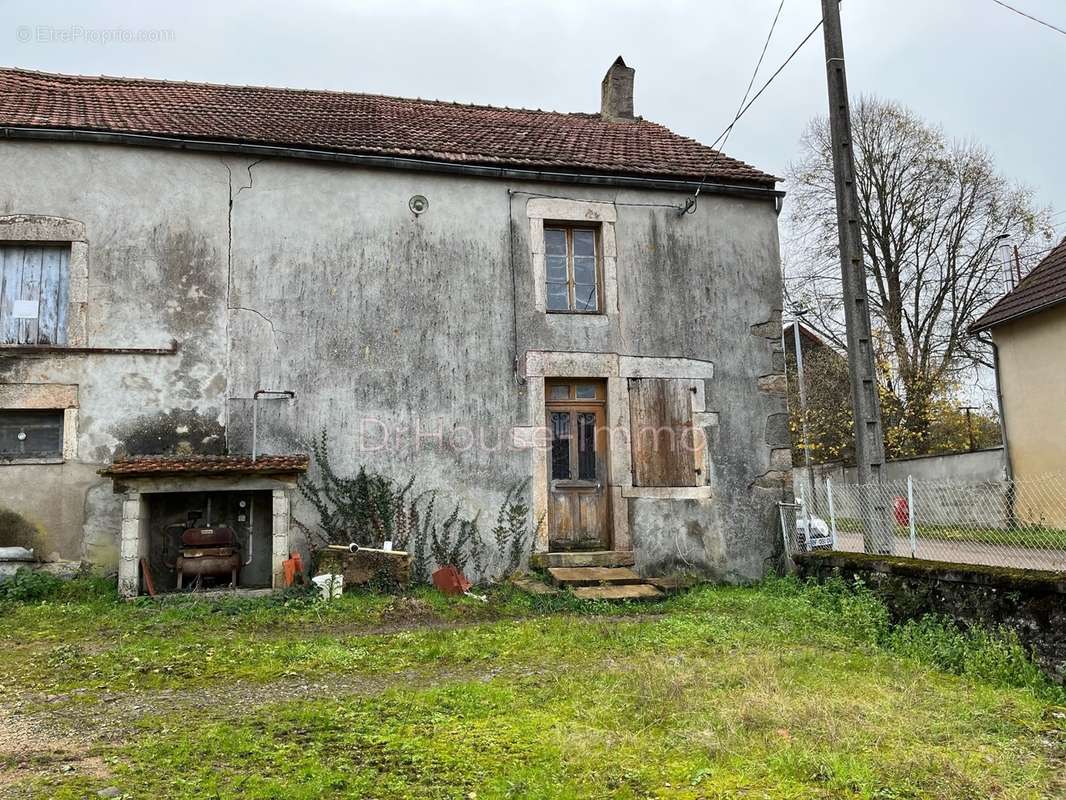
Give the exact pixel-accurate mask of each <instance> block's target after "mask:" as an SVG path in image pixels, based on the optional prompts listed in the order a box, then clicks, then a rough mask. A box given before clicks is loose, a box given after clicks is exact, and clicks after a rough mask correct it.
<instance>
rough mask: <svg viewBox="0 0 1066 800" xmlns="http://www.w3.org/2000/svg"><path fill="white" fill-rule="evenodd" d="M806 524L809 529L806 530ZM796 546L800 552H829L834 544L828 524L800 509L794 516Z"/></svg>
mask: <svg viewBox="0 0 1066 800" xmlns="http://www.w3.org/2000/svg"><path fill="white" fill-rule="evenodd" d="M808 524H809V525H810V529H809V530H808ZM796 544H797V545H798V546H799V549H800V550H801V551H804V552H805V551H807V550H818V549H827V550H831V549H832V548H833V545H834V544H835V542H834V541H833V533H832V531H830V530H829V524H828V523H827V522H826V521H825V520H824V519H821V518H820V517H816V516H814V515H813V514H812V515H810V516H808V515H807V512H806V511H804V510H803V509H800V510H799V511H798V512H797V514H796Z"/></svg>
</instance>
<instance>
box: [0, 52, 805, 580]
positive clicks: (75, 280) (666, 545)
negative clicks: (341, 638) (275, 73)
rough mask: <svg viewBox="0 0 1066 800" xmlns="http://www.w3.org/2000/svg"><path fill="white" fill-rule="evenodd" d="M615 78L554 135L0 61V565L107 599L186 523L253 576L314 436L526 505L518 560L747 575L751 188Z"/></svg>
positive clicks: (555, 124)
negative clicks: (203, 527)
mask: <svg viewBox="0 0 1066 800" xmlns="http://www.w3.org/2000/svg"><path fill="white" fill-rule="evenodd" d="M633 79H634V72H633V70H632V69H630V68H629V67H627V66H626V65H625V63H624V62H623V61H622V59H620V58H619V59H618V60H617V61H616V62H615V63H614V64H613V65H612V66H611V67H610V70H609V72H608V73H607V75H606V77H605V78H604V79H603V83H602V87H601V89H602V92H601V94H602V107H601V109H600V110H599V112H598V113H557V112H548V111H530V110H522V109H511V108H495V107H485V106H472V105H461V104H455V103H446V102H431V101H423V100H404V99H399V98H393V97H381V96H374V95H363V94H351V93H340V92H328V91H302V90H291V89H274V88H257V87H241V86H222V85H207V84H195V83H181V82H168V81H160V80H147V79H125V78H105V77H80V76H66V75H53V74H43V73H38V72H28V71H22V70H16V69H4V70H0V131H2V134H3V138H2V140H0V176H2V179H0V266H2V275H3V277H2V280H3V283H2V292H0V347H2V349H0V507H2V509H3V512H2V513H3V516H2V518H0V519H2V520H3V522H2V523H0V524H2V525H3V527H4V529H3V530H2V531H0V544H4V543H5V542H4V541H2V539H3V538H4V537H5V536H6V537H7V538H8V539H9V540H10V539H11V538H12V537H13V536H14V535H15V532H16V531H21V533H20V534H19V535H22V536H24V537H25V536H29V537H30V539H32V541H31V542H30V544H31V546H33V547H34V548H35V549H36V551H37V552H38V553H39V554H41V555H45V556H48V555H52V556H54V557H59V558H66V559H85V560H88V561H92V562H95V563H98V564H101V565H104V566H110V567H112V568H114V566H115V565H118V567H119V570H120V574H121V575H122V576H124V577H125V578H126V579H128V580H127V584H126V585H127V588H129V587H130V586H132V587H134V588H132V589H130V590H131V591H136V585H137V575H138V564H139V560H140V559H141V558H148V559H150V560H151V562H152V563H153V564H158V563H159V562H160V559H163V560H165V558H166V553H165V552H164V551H165V549H166V542H165V540H166V530H167V528H168V526H172V525H173V524H174V522H175V520H177V522H178V523H181V522H184V521H186V520H191V519H192V517H191V516H190V514H192V513H194V512H191V511H190V510H189V509H190V508H191V509H194V510H195V513H196V514H199V515H200V519H201V521H202V520H207V522H211V521H214V520H225V521H226V522H227V524H230V525H232V526H234V527H236V528H240V529H241V531H243V532H242V533H241V536H242V542H243V543H244V544H243V547H244V548H245V549H244V550H243V551H242V556H241V557H242V559H243V558H244V554H247V560H246V561H244V564H243V568H242V570H241V573H240V581H239V582H240V583H241V585H246V586H270V585H271V584H275V585H276V584H277V582H278V580H279V575H280V570H281V560H282V559H284V558H285V557H286V555H287V554H288V553H289V552H290V551H291V550H294V549H297V550H298V549H301V548H304V547H306V543H305V530H308V529H313V528H314V526H315V523H316V518H315V513H314V510H313V509H312V508H311V507H309V506H308V505H307V504H306V502H305V501H304V499H303V498H302V497H301V496H300V494H299V492H297V491H296V489H295V487H296V481H297V480H298V479H299V476H300V475H301V473H303V471H304V470H305V469H307V461H308V460H307V457H306V454H307V453H308V442H309V441H310V440H312V439H314V438H315V437H318V436H320V435H321V434H322V433H323V431H324V432H325V433H326V435H327V438H328V442H329V447H330V450H331V452H332V454H333V458H334V461H335V466H336V467H337V469H338V470H343V471H348V472H354V471H355V470H357V469H358V467H359V465H361V464H365V465H367V466H368V467H369V468H373V469H375V470H378V471H381V472H383V473H386V474H390V475H394V476H396V477H397V478H398V479H403V478H404V477H406V476H408V475H411V474H413V475H415V476H416V477H417V479H418V482H419V485H420V486H424V487H432V488H436V489H439V490H441V493H442V495H443V496H446V497H448V498H449V499H450V500H452V501H456V502H461V503H462V504H463V506H464V508H466V509H468V510H470V511H480V512H481V513H482V514H483V515H484V517H485V518H491V517H492V516H494V515H495V513H496V510H497V508H498V506H499V504H500V502H501V500H502V498H503V497H504V495H505V493H506V492H507V491H508V489H509V488H510V487H512V486H513V485H515V484H516V483H520V482H522V481H529V484H528V492H529V498H530V505H531V507H532V511H533V515H534V516H536V517H537V518H538V519H539V518H543V520H544V524H543V526H542V527H541V529H540V531H539V533H538V536H537V540H536V543H535V548H536V550H538V551H540V552H555V551H559V550H561V551H571V550H591V551H596V552H599V553H608V554H614V555H615V556H616V557H617V558H618V559H619V560H620V561H622V563H625V562H626V561H627V560H631V561H635V564H636V568H637V570H638V571H641V572H642V573H644V574H649V573H656V574H662V573H668V572H673V571H678V570H690V571H697V572H701V573H704V574H709V575H711V576H714V577H717V578H720V579H726V580H741V579H748V578H756V577H758V576H761V575H763V574H764V573H765V572H766V571H767V569H768V568H770V566H772V564H773V563H774V561H773V560H774V558H775V555H776V553H777V552H778V551H779V549H780V548H779V544H778V543H779V540H780V533H779V529H778V527H777V523H776V516H775V514H776V507H775V504H776V503H777V502H778V501H779V500H781V499H782V497H783V495H784V493H785V492H786V491H788V489H787V487H788V486H789V479H788V470H789V468H790V457H789V451H788V449H787V448H788V442H789V436H788V429H787V416H786V413H785V399H784V386H783V376H782V375H781V373H782V371H783V364H782V354H781V325H780V308H781V285H780V278H779V252H778V230H777V218H778V212H779V210H780V205H781V202H782V193H781V192H780V191H778V190H777V189H776V188H775V178H773V177H772V176H771V175H768V174H766V173H764V172H761V171H759V170H758V169H755V168H753V167H751V166H748V165H747V164H744V163H741V162H739V161H737V160H734V159H732V158H729V157H727V156H725V155H723V154H721V153H719V152H716V151H715V150H712V149H710V148H708V147H705V146H703V145H701V144H699V143H697V142H695V141H693V140H691V139H688V138H685V137H683V136H680V135H677V134H675V133H673V132H671V131H669V130H667V129H666V128H664V127H662V126H660V125H657V124H655V123H653V122H650V121H647V120H644V119H642V118H641V117H639V116H636V115H635V114H634V107H633V96H634V94H633ZM697 194H698V196H696V195H697ZM253 429H254V433H253ZM645 431H651V434H650V435H645ZM253 439H254V442H253ZM253 448H254V450H255V456H256V457H255V459H254V460H253V458H252V452H253ZM190 524H191V523H190ZM27 531H28V533H27ZM604 558H608V557H607V556H604ZM156 578H157V583H161V584H166V585H164V586H163V587H162V588H164V589H166V588H171V587H173V585H174V584H173V582H174V575H173V573H172V572H171V573H169V575H168V574H159V575H157V576H156ZM130 580H132V583H130V582H129V581H130ZM168 581H169V583H168Z"/></svg>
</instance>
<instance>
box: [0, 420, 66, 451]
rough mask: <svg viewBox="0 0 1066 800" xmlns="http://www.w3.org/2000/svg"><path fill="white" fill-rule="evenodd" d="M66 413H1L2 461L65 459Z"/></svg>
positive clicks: (0, 446) (0, 447)
mask: <svg viewBox="0 0 1066 800" xmlns="http://www.w3.org/2000/svg"><path fill="white" fill-rule="evenodd" d="M62 456H63V410H62V409H48V410H37V409H34V410H25V411H23V410H12V409H4V410H0V458H9V459H11V458H14V459H18V458H62Z"/></svg>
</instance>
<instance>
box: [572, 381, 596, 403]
mask: <svg viewBox="0 0 1066 800" xmlns="http://www.w3.org/2000/svg"><path fill="white" fill-rule="evenodd" d="M596 397H597V392H596V384H594V383H579V384H578V385H577V399H578V400H595V399H596Z"/></svg>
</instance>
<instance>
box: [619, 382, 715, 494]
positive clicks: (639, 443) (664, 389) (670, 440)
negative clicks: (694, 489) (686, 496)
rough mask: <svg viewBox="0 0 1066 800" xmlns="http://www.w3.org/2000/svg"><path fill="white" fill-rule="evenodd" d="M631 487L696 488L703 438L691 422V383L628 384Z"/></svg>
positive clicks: (698, 483)
mask: <svg viewBox="0 0 1066 800" xmlns="http://www.w3.org/2000/svg"><path fill="white" fill-rule="evenodd" d="M629 417H630V426H631V429H632V430H631V434H630V435H631V443H632V449H633V452H632V464H633V485H634V486H656V487H670V486H672V487H684V486H699V485H701V484H703V483H704V480H703V475H702V472H703V469H702V463H703V436H702V433H703V432H702V431H701V430H698V429H696V428H695V427H694V426H693V422H692V381H688V380H674V379H667V378H630V379H629Z"/></svg>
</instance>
